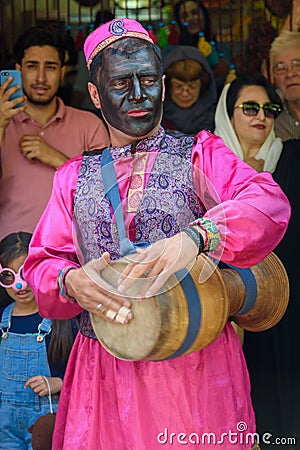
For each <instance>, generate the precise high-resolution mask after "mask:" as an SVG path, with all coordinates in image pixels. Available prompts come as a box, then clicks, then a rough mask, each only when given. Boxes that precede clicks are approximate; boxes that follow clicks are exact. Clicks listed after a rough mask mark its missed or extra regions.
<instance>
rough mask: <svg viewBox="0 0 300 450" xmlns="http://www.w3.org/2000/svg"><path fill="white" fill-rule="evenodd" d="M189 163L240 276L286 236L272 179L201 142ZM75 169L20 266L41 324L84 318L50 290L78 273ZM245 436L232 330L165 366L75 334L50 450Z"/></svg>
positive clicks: (247, 401) (247, 444)
mask: <svg viewBox="0 0 300 450" xmlns="http://www.w3.org/2000/svg"><path fill="white" fill-rule="evenodd" d="M133 160H134V159H133V158H132V157H131V156H129V157H126V158H120V159H118V160H116V161H115V168H116V172H117V177H119V176H120V174H122V173H123V172H124V170H125V167H126V170H127V173H128V172H129V173H131V170H132V165H133ZM192 162H193V164H194V172H193V177H194V184H195V187H196V190H197V193H198V195H199V198H201V197H202V196H203V188H204V186H203V177H200V175H199V174H200V173H204V174H205V175H206V177H207V180H210V181H211V182H212V184H213V186H214V188H215V194H214V196H215V197H218V198H219V203H217V202H215V201H213V202H212V205H211V207H210V209H209V210H208V211H207V212H206V214H205V215H206V216H209V217H211V219H212V220H213V221H214V222H215V223H217V224H218V225H219V226H220V230H221V236H222V244H223V246H224V251H223V255H222V260H223V261H224V262H227V263H229V264H233V265H236V266H240V267H250V266H252V265H254V264H257V263H258V262H259V261H260V260H262V259H263V258H264V257H265V256H266V255H267V254H268V253H269V252H270V251H272V250H273V249H274V248H275V246H276V245H277V243H278V242H279V241H280V239H281V238H282V236H283V234H284V232H285V230H286V227H287V223H288V220H289V216H290V206H289V203H288V201H287V199H286V197H285V195H284V194H283V192H282V191H281V189H280V188H279V186H278V185H277V184H276V183H275V182H274V181H273V179H272V176H271V175H270V174H269V173H257V172H255V171H254V170H253V169H252V168H250V167H249V166H248V165H246V164H245V163H243V162H242V161H240V159H239V158H238V157H236V156H235V155H234V154H233V152H232V151H231V150H229V149H227V148H226V147H225V146H224V143H223V142H222V140H221V139H220V138H218V137H216V136H213V135H211V134H210V133H208V132H201V133H199V135H198V140H197V143H196V145H195V146H194V148H193V152H192ZM80 164H81V157H77V158H74V159H73V160H71V161H69V162H67V163H66V164H65V165H64V166H63V167H61V168H60V169H59V170H58V171H57V173H56V176H55V181H54V189H53V193H52V197H51V199H50V202H49V204H48V206H47V209H46V211H45V213H44V215H43V217H42V219H41V221H40V223H39V225H38V227H37V229H36V231H35V233H34V237H33V240H32V244H31V249H30V253H29V257H28V259H27V260H26V263H25V275H26V278H27V279H28V281H29V283H30V284H31V286H32V287H33V289H34V291H35V294H36V297H37V299H38V303H39V308H40V312H41V314H42V315H45V316H46V317H57V318H68V317H73V316H74V315H76V314H78V313H80V312H81V308H80V307H79V305H77V304H75V303H71V302H68V301H67V300H65V299H64V298H63V297H62V296H61V295H60V294H59V291H58V287H57V276H58V273H59V270H60V269H61V268H63V267H65V266H68V265H70V264H74V266H77V265H78V264H79V263H78V259H77V256H76V250H75V246H74V243H73V239H72V214H73V213H72V212H73V198H74V193H75V188H76V181H77V176H78V172H79V168H80ZM198 169H199V171H198ZM226 174H228V175H226ZM127 179H128V178H127ZM128 188H129V182H128V183H127V184H126V183H125V182H123V183H122V185H121V197H122V198H124V197H125V196H126V193H127V192H128ZM224 217H225V219H226V224H225V221H224ZM127 219H128V218H127ZM225 225H226V229H225ZM225 237H226V239H225ZM66 255H67V258H68V259H67V260H66ZM247 433H248V434H247ZM249 433H250V435H249ZM251 433H255V418H254V412H253V409H252V405H251V398H250V383H249V378H248V372H247V368H246V365H245V361H244V357H243V352H242V348H241V346H240V343H239V340H238V338H237V335H236V333H235V331H234V330H233V328H232V326H231V325H230V324H227V325H226V327H225V329H224V330H223V332H222V333H221V334H220V336H219V337H218V338H217V339H216V340H215V341H214V342H213V343H212V344H210V345H209V346H207V347H206V348H204V349H203V350H201V351H199V352H195V353H193V354H190V355H185V356H181V357H179V358H175V359H173V360H169V361H162V362H142V361H139V362H129V361H122V360H118V359H117V358H115V357H113V356H111V355H110V354H109V353H107V352H106V350H104V349H103V348H102V347H101V345H100V343H99V342H98V341H96V340H93V339H90V338H87V337H84V336H83V335H82V334H81V333H79V334H78V337H77V339H76V342H75V344H74V347H73V350H72V354H71V357H70V360H69V364H68V368H67V373H66V375H65V379H64V385H63V391H62V394H61V399H60V403H59V410H58V415H57V421H56V429H55V436H54V443H53V449H54V450H63V449H64V450H69V449H70V448H76V450H116V449H118V450H125V449H126V450H143V449H145V450H155V449H159V448H162V447H163V446H164V445H165V448H170V449H179V448H182V446H183V445H185V448H195V447H197V444H198V447H201V448H218V446H223V448H225V449H226V450H227V449H250V448H251V447H252V445H253V442H252V437H251Z"/></svg>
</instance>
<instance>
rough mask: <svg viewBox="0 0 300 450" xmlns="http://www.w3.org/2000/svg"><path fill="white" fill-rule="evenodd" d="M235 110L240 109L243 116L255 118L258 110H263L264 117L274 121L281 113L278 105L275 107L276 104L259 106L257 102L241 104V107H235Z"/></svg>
mask: <svg viewBox="0 0 300 450" xmlns="http://www.w3.org/2000/svg"><path fill="white" fill-rule="evenodd" d="M235 108H242V110H243V113H244V114H245V116H257V114H258V112H259V110H260V108H262V109H263V111H264V114H265V117H267V118H268V119H275V118H276V117H277V116H279V114H280V113H281V111H282V108H281V106H280V105H277V104H276V103H271V102H269V103H264V104H262V105H261V104H260V103H257V102H251V101H250V102H243V103H242V104H241V105H237V106H235Z"/></svg>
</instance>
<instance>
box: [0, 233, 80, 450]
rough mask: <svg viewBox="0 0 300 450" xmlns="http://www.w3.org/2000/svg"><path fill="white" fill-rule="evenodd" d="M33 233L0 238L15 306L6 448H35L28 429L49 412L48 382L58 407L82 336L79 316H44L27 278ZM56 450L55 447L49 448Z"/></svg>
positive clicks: (3, 360)
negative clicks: (70, 359) (74, 347)
mask: <svg viewBox="0 0 300 450" xmlns="http://www.w3.org/2000/svg"><path fill="white" fill-rule="evenodd" d="M30 240H31V234H30V233H25V232H19V233H12V234H9V235H8V236H6V237H5V238H4V239H2V241H1V242H0V286H1V288H0V289H1V290H3V289H5V290H6V292H7V294H8V295H9V297H10V299H11V304H10V305H9V306H5V307H4V308H3V307H2V308H0V392H1V395H0V448H1V450H4V449H8V450H11V449H19V450H21V449H22V450H23V449H24V450H25V449H26V450H27V449H28V450H30V449H31V448H32V447H31V434H30V433H29V432H28V428H29V427H30V426H31V425H32V424H33V423H34V422H35V421H36V420H37V419H38V418H39V417H40V416H42V415H44V414H47V413H49V411H50V404H49V399H48V392H49V391H48V383H49V386H50V390H51V392H52V393H53V394H54V395H52V399H51V400H52V405H53V411H54V412H55V411H56V410H57V405H58V393H59V392H60V390H61V388H62V379H63V376H64V372H65V368H66V364H67V360H68V357H69V353H70V351H71V347H72V345H73V342H74V339H75V337H76V334H77V323H76V321H75V320H72V322H71V321H69V320H50V319H43V318H42V317H41V316H40V315H39V313H38V307H37V303H36V299H35V296H34V294H33V292H32V290H31V288H30V286H29V285H28V283H27V282H26V281H25V280H24V278H23V263H24V261H25V258H26V256H27V254H28V247H29V243H30ZM49 448H50V447H49Z"/></svg>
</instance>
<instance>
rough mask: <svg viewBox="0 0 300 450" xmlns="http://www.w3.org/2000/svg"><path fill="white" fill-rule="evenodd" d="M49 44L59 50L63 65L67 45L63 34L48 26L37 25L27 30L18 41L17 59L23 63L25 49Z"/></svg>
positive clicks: (14, 51) (14, 50) (19, 62)
mask: <svg viewBox="0 0 300 450" xmlns="http://www.w3.org/2000/svg"><path fill="white" fill-rule="evenodd" d="M45 45H49V46H50V47H53V48H55V49H56V50H57V52H58V56H59V59H60V62H61V65H62V66H63V65H64V63H65V45H64V40H63V36H62V35H61V34H60V33H59V32H58V31H57V30H54V29H51V28H49V27H46V26H35V27H32V28H29V30H27V31H25V32H24V33H23V34H22V35H21V36H20V37H19V38H18V39H17V41H16V43H15V46H14V49H13V54H14V58H15V61H16V62H17V63H18V64H20V65H21V63H22V59H23V58H24V54H25V51H26V50H27V49H28V48H30V47H33V46H38V47H44V46H45Z"/></svg>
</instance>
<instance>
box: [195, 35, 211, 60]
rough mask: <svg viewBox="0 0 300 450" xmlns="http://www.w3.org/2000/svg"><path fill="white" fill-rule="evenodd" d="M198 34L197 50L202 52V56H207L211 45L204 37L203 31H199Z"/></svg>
mask: <svg viewBox="0 0 300 450" xmlns="http://www.w3.org/2000/svg"><path fill="white" fill-rule="evenodd" d="M198 36H199V40H198V44H197V47H198V50H199V51H200V52H201V53H202V55H203V56H205V58H207V57H208V56H209V55H210V54H211V52H212V46H211V44H210V43H209V42H207V40H206V39H205V36H204V33H203V31H200V33H199V35H198Z"/></svg>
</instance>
